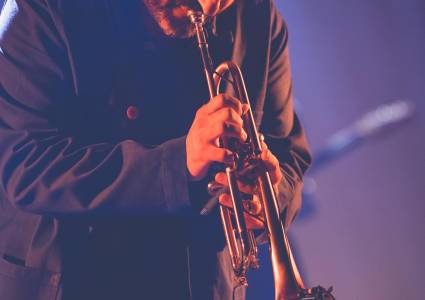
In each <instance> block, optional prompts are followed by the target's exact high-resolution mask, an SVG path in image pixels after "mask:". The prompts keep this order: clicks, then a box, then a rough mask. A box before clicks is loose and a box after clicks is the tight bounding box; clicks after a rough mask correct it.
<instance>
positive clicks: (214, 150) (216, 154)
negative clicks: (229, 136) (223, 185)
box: [203, 145, 234, 164]
mask: <svg viewBox="0 0 425 300" xmlns="http://www.w3.org/2000/svg"><path fill="white" fill-rule="evenodd" d="M203 155H204V159H203V160H205V161H210V162H220V163H226V164H231V163H232V162H233V159H234V158H233V153H232V151H230V150H228V149H225V148H219V147H216V146H213V145H211V146H209V147H207V148H206V149H205V151H204V152H203Z"/></svg>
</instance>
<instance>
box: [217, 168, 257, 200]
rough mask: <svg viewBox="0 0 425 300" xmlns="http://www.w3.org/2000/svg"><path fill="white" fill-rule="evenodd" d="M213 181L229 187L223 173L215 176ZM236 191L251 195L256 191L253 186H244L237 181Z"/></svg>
mask: <svg viewBox="0 0 425 300" xmlns="http://www.w3.org/2000/svg"><path fill="white" fill-rule="evenodd" d="M214 180H215V181H216V182H218V183H219V184H221V185H223V186H226V187H227V186H229V182H228V179H227V175H226V173H224V172H219V173H217V174H216V175H215V177H214ZM238 189H239V191H241V192H242V193H244V194H249V195H252V194H254V193H255V192H256V191H257V187H256V185H255V184H245V183H242V182H241V181H238Z"/></svg>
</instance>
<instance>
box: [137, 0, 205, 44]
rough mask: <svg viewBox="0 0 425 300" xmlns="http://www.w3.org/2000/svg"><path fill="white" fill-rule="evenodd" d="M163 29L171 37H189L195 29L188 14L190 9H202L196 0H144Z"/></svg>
mask: <svg viewBox="0 0 425 300" xmlns="http://www.w3.org/2000/svg"><path fill="white" fill-rule="evenodd" d="M143 2H144V4H145V6H146V8H147V9H148V11H149V13H150V14H151V16H152V17H153V18H154V19H155V21H156V23H157V24H158V25H159V27H160V28H161V30H162V31H163V32H164V33H165V34H166V35H167V36H170V37H177V38H189V37H192V36H194V35H195V29H194V27H193V25H192V23H191V22H190V20H189V17H188V16H187V13H188V11H189V10H200V5H199V4H198V1H196V0H143Z"/></svg>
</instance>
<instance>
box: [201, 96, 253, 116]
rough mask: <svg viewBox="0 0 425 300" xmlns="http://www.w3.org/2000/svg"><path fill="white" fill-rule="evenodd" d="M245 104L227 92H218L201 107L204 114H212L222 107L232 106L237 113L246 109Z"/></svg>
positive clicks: (239, 113) (240, 113)
mask: <svg viewBox="0 0 425 300" xmlns="http://www.w3.org/2000/svg"><path fill="white" fill-rule="evenodd" d="M246 106H247V105H246V104H242V103H241V102H240V101H239V100H238V99H237V98H235V97H233V96H231V95H228V94H219V95H217V96H216V97H214V98H212V99H211V100H210V101H209V102H208V103H207V104H206V105H205V106H204V107H203V108H202V109H203V112H204V113H206V114H212V113H214V112H216V111H217V110H220V109H222V108H232V109H234V110H235V111H236V112H237V113H238V115H242V113H243V112H245V111H246V108H247V107H246Z"/></svg>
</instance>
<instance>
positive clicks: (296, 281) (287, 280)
mask: <svg viewBox="0 0 425 300" xmlns="http://www.w3.org/2000/svg"><path fill="white" fill-rule="evenodd" d="M188 17H189V18H190V21H191V23H192V24H193V26H194V29H195V33H196V38H197V42H198V46H199V50H200V54H201V59H202V62H203V66H204V71H205V76H206V80H207V84H208V90H209V95H210V98H213V97H215V96H217V95H218V93H219V91H220V85H221V81H222V79H225V78H226V77H225V76H226V75H230V76H231V78H232V80H228V79H226V81H227V82H231V84H232V86H233V89H234V92H235V96H236V98H238V99H239V100H240V101H241V103H243V104H247V105H248V107H249V109H248V110H247V112H246V113H244V114H243V115H242V120H243V124H244V125H243V126H244V129H245V131H246V132H247V135H248V138H247V140H246V141H245V142H243V143H241V142H235V141H233V140H231V139H224V138H221V139H220V140H219V144H220V146H222V147H226V148H229V149H231V150H232V151H233V152H234V153H235V155H234V159H233V162H232V163H231V164H228V165H226V167H225V169H226V175H227V180H228V186H229V193H230V196H231V200H232V204H233V208H232V209H229V208H227V207H224V206H222V205H220V208H219V209H220V217H221V221H222V224H223V230H224V235H225V240H226V242H227V246H228V249H229V252H230V256H231V261H232V267H233V271H234V274H235V278H236V284H237V285H239V286H240V285H247V284H248V283H247V272H248V270H249V269H250V268H258V266H259V263H258V255H257V244H256V240H255V236H254V233H253V232H252V231H251V230H248V229H247V226H246V223H245V219H244V208H243V202H242V201H243V198H242V194H241V192H240V191H239V189H238V184H237V181H238V180H239V179H240V178H239V174H240V173H241V172H240V171H241V170H244V169H246V167H247V166H250V165H251V166H255V165H258V164H259V163H260V154H261V153H262V143H261V136H260V135H259V133H258V131H257V128H256V125H255V122H254V117H253V113H252V110H251V108H250V101H249V98H248V93H247V90H246V87H245V83H244V80H243V76H242V73H241V70H240V68H239V67H238V66H237V65H236V64H235V63H233V62H231V61H226V62H223V63H221V64H220V65H219V66H218V67H217V68H216V69H214V68H213V63H212V60H211V56H210V54H209V50H208V43H207V39H206V33H205V29H204V24H205V22H206V19H207V17H206V16H205V15H204V14H203V13H202V12H198V11H190V12H189V13H188ZM254 181H255V182H254V183H255V185H256V187H257V196H258V198H259V199H260V203H261V206H262V212H261V215H262V217H263V218H264V223H265V231H266V232H267V235H268V240H269V243H270V258H271V262H272V269H273V280H274V287H275V299H276V300H331V299H335V298H334V297H333V296H332V295H331V292H332V288H329V289H324V288H323V287H321V286H317V287H314V288H305V286H304V283H303V280H302V278H301V275H300V272H299V270H298V268H297V266H296V263H295V260H294V257H293V254H292V251H291V247H290V245H289V241H288V237H287V235H286V232H285V228H284V225H283V222H282V219H281V216H280V210H279V205H278V201H277V198H276V194H275V191H274V189H273V184H272V182H271V179H270V175H269V173H268V172H260V175H257V176H256V178H255V179H254Z"/></svg>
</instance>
